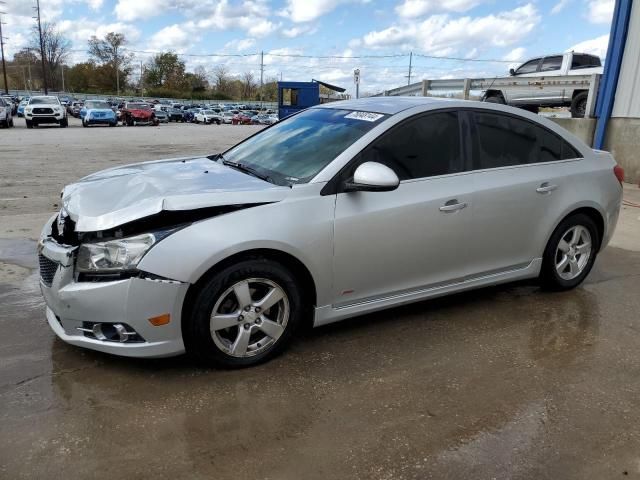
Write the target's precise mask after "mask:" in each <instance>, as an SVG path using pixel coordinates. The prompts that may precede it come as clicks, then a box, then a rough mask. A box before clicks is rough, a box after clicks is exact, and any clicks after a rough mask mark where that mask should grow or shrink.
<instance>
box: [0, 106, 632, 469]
mask: <svg viewBox="0 0 640 480" xmlns="http://www.w3.org/2000/svg"><path fill="white" fill-rule="evenodd" d="M16 123H17V124H18V127H17V128H14V129H12V130H0V139H1V142H0V145H1V147H0V307H1V310H0V311H1V312H2V313H1V314H0V328H1V331H2V336H1V340H0V478H2V479H5V478H6V479H11V480H14V479H20V478H29V479H31V478H66V479H76V478H78V479H86V478H95V479H102V478H105V479H110V478H136V479H154V480H157V479H175V478H189V479H212V478H215V479H241V478H252V479H274V480H280V479H296V480H297V479H301V478H305V479H323V480H325V479H334V478H335V479H350V478H358V479H426V478H436V479H445V478H450V479H456V480H459V479H491V478H499V479H507V478H508V479H553V480H557V479H563V480H565V479H580V480H583V479H587V478H589V479H611V478H640V454H639V452H640V408H638V407H640V400H639V399H640V380H639V379H640V356H639V355H638V331H639V330H640V325H639V324H638V312H639V311H640V287H639V285H640V283H639V279H640V273H639V272H640V209H638V208H634V207H625V208H624V210H623V212H622V214H621V220H620V224H619V226H618V229H617V231H616V235H615V237H614V239H613V242H612V244H611V246H610V247H609V248H607V249H606V250H605V251H604V252H603V253H602V254H601V255H600V256H599V258H598V261H597V262H596V265H595V268H594V270H593V272H592V273H591V275H590V276H589V278H588V281H587V282H586V283H585V284H584V285H583V286H582V287H580V288H578V289H576V290H574V291H571V292H565V293H560V294H550V293H545V292H541V291H540V290H539V289H538V288H537V286H535V285H533V284H517V285H507V286H501V287H496V288H489V289H484V290H479V291H475V292H470V293H466V294H462V295H456V296H453V297H449V298H444V299H439V300H435V301H428V302H422V303H419V304H415V305H412V306H409V307H404V308H398V309H393V310H388V311H385V312H381V313H377V314H374V315H368V316H365V317H361V318H358V319H353V320H349V321H346V322H342V323H340V324H336V325H331V326H328V327H323V328H320V329H316V330H313V331H310V332H303V333H302V334H301V335H300V338H299V339H298V340H297V341H296V342H295V343H294V345H293V347H292V348H291V349H290V350H289V351H288V352H287V353H286V354H284V355H282V356H281V357H278V358H277V359H275V360H274V361H272V362H270V363H268V364H265V365H261V366H258V367H256V368H252V369H247V370H236V371H218V370H203V369H200V368H197V367H195V366H194V365H192V364H191V363H189V361H188V360H187V359H186V358H184V357H179V358H174V359H164V360H153V361H150V360H147V361H144V360H135V359H122V358H117V357H112V356H108V355H103V354H99V353H96V352H91V351H87V350H83V349H79V348H75V347H72V346H69V345H66V344H64V343H62V342H61V341H59V340H57V339H56V338H55V336H54V335H53V333H52V332H51V331H50V329H49V327H48V326H47V325H46V323H45V321H44V306H43V302H42V299H41V297H40V295H39V291H38V273H37V268H36V264H35V255H34V251H35V241H34V240H35V239H36V238H37V236H38V232H39V230H40V228H41V226H42V224H43V222H44V221H45V220H46V218H48V216H49V215H51V213H52V212H53V211H55V210H56V209H57V201H58V194H59V192H60V189H61V188H62V186H63V185H64V184H66V183H69V182H72V181H74V180H76V179H77V178H79V177H82V176H83V175H86V174H88V173H90V172H93V171H96V170H99V169H102V168H105V167H110V166H114V165H120V164H125V163H130V162H135V161H142V160H151V159H157V158H169V157H176V156H190V155H199V154H205V153H206V154H208V153H213V152H216V151H219V150H221V149H223V148H225V147H227V146H229V145H231V144H233V143H235V142H237V141H238V140H240V139H241V138H243V137H245V136H247V135H249V134H251V133H253V132H255V131H257V130H258V129H259V127H250V126H246V127H245V126H215V125H213V126H203V125H182V124H169V125H165V124H163V125H161V126H159V127H118V128H91V129H84V128H81V127H79V122H78V121H75V120H74V121H72V125H71V127H70V128H67V129H58V128H40V129H34V130H26V129H25V128H24V121H23V120H21V119H19V120H17V122H16ZM625 197H627V198H628V199H629V200H630V201H632V202H634V203H636V204H640V190H639V189H638V188H637V187H635V186H627V187H626V189H625Z"/></svg>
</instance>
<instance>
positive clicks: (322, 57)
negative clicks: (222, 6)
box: [71, 48, 522, 63]
mask: <svg viewBox="0 0 640 480" xmlns="http://www.w3.org/2000/svg"><path fill="white" fill-rule="evenodd" d="M122 50H125V51H127V52H130V53H139V54H145V55H157V54H158V53H162V52H161V51H154V50H133V49H129V48H126V49H125V48H123V49H122ZM71 52H75V53H86V50H80V49H75V50H71ZM174 53H175V52H174ZM175 54H176V55H178V56H179V57H221V58H225V57H235V58H246V57H259V56H261V55H265V56H267V57H281V58H311V59H318V60H325V59H342V60H351V59H353V60H359V59H377V58H406V57H409V58H410V57H421V58H428V59H432V60H450V61H456V62H485V63H517V62H520V61H522V60H500V59H496V58H464V57H451V56H441V55H428V54H426V53H415V52H409V53H393V54H387V55H304V54H298V53H271V52H251V53H175Z"/></svg>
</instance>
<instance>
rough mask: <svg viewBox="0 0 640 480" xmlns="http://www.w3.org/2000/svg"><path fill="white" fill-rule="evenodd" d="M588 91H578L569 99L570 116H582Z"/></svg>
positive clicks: (585, 109) (584, 111) (585, 107)
mask: <svg viewBox="0 0 640 480" xmlns="http://www.w3.org/2000/svg"><path fill="white" fill-rule="evenodd" d="M588 98H589V92H580V93H579V94H577V95H576V96H575V97H573V100H571V118H584V116H585V113H586V111H587V99H588Z"/></svg>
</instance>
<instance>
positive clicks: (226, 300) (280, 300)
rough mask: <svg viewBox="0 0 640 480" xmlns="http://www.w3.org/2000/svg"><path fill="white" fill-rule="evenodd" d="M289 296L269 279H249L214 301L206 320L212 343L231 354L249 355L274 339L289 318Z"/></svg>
mask: <svg viewBox="0 0 640 480" xmlns="http://www.w3.org/2000/svg"><path fill="white" fill-rule="evenodd" d="M289 314H290V311H289V299H288V297H287V294H286V293H285V291H284V289H283V288H282V287H280V286H279V285H278V284H277V283H275V282H273V281H272V280H268V279H265V278H249V279H246V280H242V281H240V282H237V283H235V284H234V285H232V286H231V287H229V288H228V289H227V290H225V292H224V293H223V294H222V295H221V296H220V297H219V298H218V300H217V301H216V303H215V305H214V307H213V310H212V313H211V318H210V322H209V328H210V331H211V337H212V339H213V341H214V343H215V344H216V346H217V347H218V348H219V349H220V350H222V351H223V352H224V353H226V354H227V355H230V356H232V357H241V358H242V357H252V356H254V355H258V354H259V353H262V352H264V351H266V350H268V349H270V348H272V347H273V345H274V344H275V343H276V342H277V341H278V339H279V338H280V336H281V335H282V334H283V333H284V330H285V328H286V326H287V322H288V321H289Z"/></svg>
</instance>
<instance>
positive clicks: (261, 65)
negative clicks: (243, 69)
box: [260, 50, 264, 108]
mask: <svg viewBox="0 0 640 480" xmlns="http://www.w3.org/2000/svg"><path fill="white" fill-rule="evenodd" d="M263 85H264V50H262V51H261V52H260V108H262V101H263V97H262V92H263V91H264V89H263V88H262V87H263Z"/></svg>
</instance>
